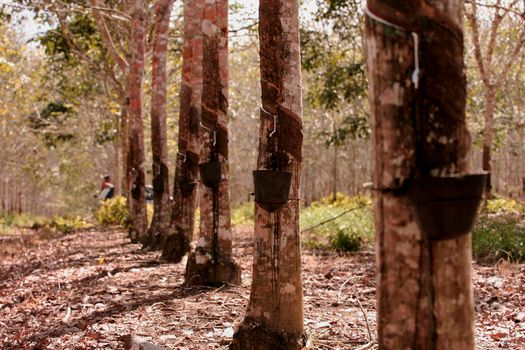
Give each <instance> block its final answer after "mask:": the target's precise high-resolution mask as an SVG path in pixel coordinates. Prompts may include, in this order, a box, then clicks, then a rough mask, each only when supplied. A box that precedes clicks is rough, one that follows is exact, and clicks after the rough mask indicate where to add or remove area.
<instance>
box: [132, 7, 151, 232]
mask: <svg viewBox="0 0 525 350" xmlns="http://www.w3.org/2000/svg"><path fill="white" fill-rule="evenodd" d="M144 45H145V14H144V3H143V1H142V0H133V2H132V3H131V36H130V52H131V59H130V69H129V79H128V83H129V153H128V170H127V173H128V179H129V185H130V196H129V197H130V203H129V207H130V219H131V228H130V238H131V240H132V241H134V242H137V241H143V240H144V238H145V237H146V233H147V229H148V220H147V212H146V193H145V186H146V172H145V162H146V160H145V151H144V130H143V124H142V79H143V76H144Z"/></svg>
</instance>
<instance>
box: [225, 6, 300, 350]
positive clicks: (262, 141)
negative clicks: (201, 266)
mask: <svg viewBox="0 0 525 350" xmlns="http://www.w3.org/2000/svg"><path fill="white" fill-rule="evenodd" d="M298 15H299V2H298V1H297V0H292V1H289V0H261V2H260V4H259V37H260V47H261V49H260V58H261V88H262V106H263V108H261V114H260V130H259V156H258V161H257V167H258V169H273V170H285V171H290V172H292V185H291V190H290V199H291V200H290V202H288V203H287V204H286V205H285V206H284V207H282V208H280V209H278V210H277V211H274V212H268V211H267V210H266V209H264V208H263V207H261V206H260V205H258V204H256V206H255V246H254V261H253V281H252V288H251V294H250V301H249V304H248V310H247V313H246V316H245V319H244V320H243V322H242V323H241V325H240V326H239V328H238V329H237V331H236V333H235V335H234V338H233V342H232V344H231V345H230V349H235V350H237V349H242V350H253V349H261V350H262V349H264V350H270V349H287V350H293V349H301V348H302V347H303V346H304V345H305V335H304V328H303V291H302V278H301V250H300V230H299V188H300V184H299V182H300V175H301V161H302V139H303V134H302V119H301V115H302V97H301V60H300V43H299V19H298V17H299V16H298ZM274 116H276V117H275V119H274ZM274 120H275V121H276V125H274ZM274 128H276V131H277V132H276V133H274V134H272V135H271V132H272V131H273V130H274Z"/></svg>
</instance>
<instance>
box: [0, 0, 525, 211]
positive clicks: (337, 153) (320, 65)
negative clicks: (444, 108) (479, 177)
mask: <svg viewBox="0 0 525 350" xmlns="http://www.w3.org/2000/svg"><path fill="white" fill-rule="evenodd" d="M99 5H100V6H99V8H98V10H99V11H98V13H99V14H100V15H101V16H102V17H101V18H102V19H104V20H105V21H104V22H103V24H105V27H106V28H107V33H110V34H111V37H110V39H111V41H112V43H113V45H110V46H109V48H108V49H106V46H105V45H104V42H103V39H102V34H101V31H100V30H99V29H98V26H97V23H96V21H95V17H94V14H93V11H92V10H91V7H92V5H91V4H90V3H89V2H72V3H68V4H67V5H66V4H64V3H54V2H46V3H43V2H39V1H36V2H35V1H33V2H28V1H25V2H20V3H17V2H13V3H11V5H5V4H4V5H2V9H3V13H4V14H5V15H4V16H3V17H2V18H3V19H2V22H3V25H2V33H5V35H3V36H2V37H3V40H4V41H3V43H4V44H3V45H4V48H5V49H4V50H6V49H8V50H12V51H13V52H17V55H19V56H20V57H23V58H24V60H26V61H28V62H29V61H30V62H31V64H23V63H22V62H20V64H18V62H19V60H18V59H17V58H16V57H15V56H16V55H12V54H8V53H7V52H6V51H3V52H4V54H3V55H2V57H3V58H4V59H5V60H6V61H5V62H4V63H3V64H2V67H4V68H5V67H6V64H9V63H10V64H12V66H13V67H12V70H9V71H7V72H6V71H5V70H4V69H3V70H2V72H3V73H2V74H3V75H2V79H3V81H6V82H9V84H4V86H3V89H4V93H3V94H2V96H3V98H2V103H3V105H4V106H5V107H6V108H5V111H7V112H4V113H3V115H4V116H5V118H3V119H2V122H3V123H6V122H7V121H8V120H9V121H12V123H10V126H12V127H13V128H12V129H11V131H12V133H11V134H10V136H11V137H8V135H4V136H5V137H3V138H2V140H3V141H2V142H4V144H5V145H10V147H4V149H5V150H6V151H5V152H4V153H3V154H2V157H3V158H5V162H3V164H9V167H6V169H5V171H4V172H3V174H4V176H3V181H4V184H3V186H4V187H1V186H0V187H1V188H2V191H6V195H5V196H2V198H3V199H4V200H3V202H2V203H0V208H1V209H2V210H4V211H19V210H20V209H21V210H22V211H24V212H32V213H34V214H44V213H45V214H49V215H55V214H62V215H64V214H82V215H84V214H86V208H92V207H93V206H94V205H95V204H96V201H95V200H94V199H93V194H94V193H95V191H96V190H97V186H98V181H99V176H100V175H101V174H104V173H109V174H110V175H113V176H112V177H113V178H114V179H115V182H116V185H117V190H118V191H120V189H121V188H122V181H123V176H122V174H123V171H124V164H125V161H124V159H123V158H122V157H123V151H122V149H124V148H125V147H126V144H125V142H126V139H125V138H123V137H122V135H121V134H123V133H126V130H124V129H125V126H126V123H125V120H127V119H126V115H127V114H126V113H125V112H126V110H125V109H122V108H121V105H122V103H123V102H122V98H121V97H119V94H118V93H117V92H118V91H120V90H119V89H115V88H114V86H115V85H116V81H117V79H121V80H122V82H121V85H123V86H126V83H125V82H124V80H123V73H122V72H121V71H120V69H121V68H120V67H121V66H125V65H124V64H122V62H121V63H120V64H119V63H117V62H119V61H121V60H119V59H117V58H113V57H114V55H112V54H111V53H110V52H111V51H109V50H111V48H112V47H115V50H116V52H117V53H119V56H121V57H122V58H127V57H128V56H129V54H128V41H129V38H128V34H129V10H128V9H127V8H126V7H125V6H124V4H123V3H111V4H109V3H108V4H105V3H101V4H99ZM110 5H111V6H110ZM474 5H476V6H477V7H476V9H475V10H474V9H473V6H474ZM149 6H150V7H151V4H150V5H149ZM173 6H174V7H173V11H172V12H171V17H170V23H169V31H168V51H167V73H168V74H167V98H166V100H167V105H166V107H167V135H168V137H167V148H168V152H167V153H168V162H169V165H170V166H169V169H168V170H169V176H168V178H169V179H173V178H174V171H175V164H176V157H177V149H178V141H177V134H178V128H179V126H178V117H177V116H178V113H179V98H178V95H179V90H180V87H181V84H180V78H181V75H180V74H179V71H180V69H182V49H183V40H182V34H183V23H182V14H183V13H182V3H181V2H175V3H174V5H173ZM465 6H466V7H465V8H466V15H468V16H467V17H466V20H465V30H466V37H465V39H466V40H465V60H466V67H465V69H466V72H467V76H468V92H469V94H468V100H467V121H468V123H469V130H470V132H471V138H472V143H473V148H472V152H471V155H470V157H469V162H470V164H471V165H472V166H475V167H478V166H480V165H481V163H482V153H483V140H484V135H486V132H485V126H490V127H491V128H492V130H493V133H492V141H491V143H492V147H491V148H490V149H491V150H492V152H493V153H494V154H493V156H492V158H491V164H492V173H493V176H492V188H493V191H494V193H496V194H500V195H504V196H511V197H514V198H523V196H524V190H523V174H524V172H525V170H524V169H523V167H524V165H523V164H525V162H524V161H523V154H524V152H523V149H524V145H523V140H524V137H523V129H524V126H523V125H524V121H523V107H522V106H521V104H520V101H521V100H522V99H523V89H524V88H523V86H524V84H523V76H524V72H523V66H524V65H523V50H522V48H521V44H520V43H522V42H523V40H521V41H520V38H522V37H520V35H522V32H521V31H520V30H521V29H522V28H521V26H520V23H521V22H520V21H522V20H523V19H522V15H521V13H522V12H520V11H521V10H520V6H522V4H521V3H520V2H511V3H509V4H501V3H500V4H499V5H498V2H497V1H486V2H476V4H471V3H470V2H466V4H465ZM35 9H38V11H36V12H33V11H34V10H35ZM14 11H15V14H13V12H14ZM16 11H19V12H20V14H19V15H17V14H16ZM54 11H58V12H60V13H62V14H64V15H66V17H65V20H64V21H63V22H62V23H63V24H64V25H65V26H66V28H67V29H68V33H69V35H70V36H71V38H72V41H73V42H74V43H75V44H76V47H77V50H80V49H82V50H83V51H84V52H85V55H84V56H80V55H77V54H76V53H77V51H76V50H72V49H70V48H69V47H68V46H67V45H66V43H65V41H64V39H63V36H62V29H61V25H60V23H59V21H58V19H57V16H56V14H55V13H54ZM301 11H302V12H301V13H302V15H301V18H302V22H301V44H302V46H301V50H302V68H303V81H304V84H303V97H304V103H305V104H304V129H303V132H304V135H305V138H304V139H305V142H304V162H303V173H302V181H301V189H302V191H301V192H302V193H303V195H302V199H303V200H304V202H303V203H305V204H306V205H308V204H309V203H311V202H312V201H313V200H316V199H319V198H321V197H324V196H326V195H327V194H328V193H332V192H335V191H341V192H344V193H349V194H356V193H359V192H362V191H363V189H362V187H361V186H362V184H363V183H365V182H368V181H370V179H371V174H372V172H371V164H370V162H369V161H368V160H369V159H370V157H371V155H370V154H369V149H370V128H369V116H370V112H369V107H368V100H367V91H366V84H367V77H366V74H365V64H364V49H363V44H362V40H361V39H360V38H361V37H362V31H363V30H362V28H363V27H362V9H361V5H360V2H357V1H350V0H349V1H325V0H319V1H314V0H311V1H306V2H305V3H304V4H303V6H302V8H301ZM473 11H475V13H474V12H473ZM471 13H472V14H473V15H474V18H476V19H477V20H476V24H477V26H476V33H477V34H476V35H477V36H478V40H477V42H478V45H477V47H478V48H479V52H480V55H481V56H480V57H481V62H485V63H484V65H483V66H484V67H485V66H487V67H490V74H492V76H493V78H491V79H496V78H497V79H499V81H500V82H499V84H498V89H496V91H497V92H496V98H495V107H494V118H493V124H491V125H489V124H488V123H485V112H484V111H485V110H486V108H485V106H486V101H487V99H486V97H485V96H484V92H483V91H484V88H483V86H484V84H485V82H487V80H486V79H485V82H484V81H483V80H482V79H481V73H480V70H479V68H478V67H479V64H478V62H479V60H478V59H476V51H477V50H475V47H476V46H475V45H474V43H475V42H476V40H475V36H474V31H473V28H474V26H473V25H471V18H472V16H471V15H470V14H471ZM7 14H13V15H11V16H8V15H7ZM230 14H231V15H232V18H233V19H234V20H233V21H230V32H231V35H230V44H231V45H230V49H229V51H230V53H233V54H232V55H231V57H230V87H229V90H230V104H229V112H228V113H229V123H230V130H229V134H230V147H229V148H230V150H229V158H230V160H231V165H230V185H231V187H232V189H233V190H232V191H231V202H232V203H233V204H234V205H236V204H239V203H242V202H245V201H247V200H248V199H249V195H248V194H249V193H250V192H252V190H253V189H252V179H251V174H250V171H251V170H253V169H254V167H255V164H256V158H257V157H256V151H255V150H256V148H257V138H256V137H254V136H253V135H256V134H257V118H258V113H259V112H258V104H259V103H258V102H257V96H259V95H260V87H259V84H258V82H257V79H256V77H257V75H258V74H259V58H258V53H257V47H258V42H257V40H256V31H255V29H256V24H257V19H256V18H255V15H254V13H253V11H252V8H250V7H245V6H244V7H243V5H240V4H237V3H235V2H233V3H231V4H230ZM22 15H25V16H29V17H31V18H32V17H33V16H34V15H36V16H37V17H36V18H34V19H33V20H32V23H39V24H40V25H41V27H40V33H38V34H31V36H28V35H27V34H24V33H23V32H22V28H23V26H24V25H25V26H27V25H28V24H27V22H18V21H19V19H20V17H21V16H22ZM147 15H148V16H151V18H148V26H149V27H148V30H147V33H146V34H147V35H146V36H147V39H146V58H147V59H146V60H145V69H146V73H148V74H146V75H145V77H144V96H143V103H144V115H143V117H144V133H145V139H146V140H150V139H151V132H152V123H151V117H150V114H151V113H150V112H151V107H150V105H151V97H152V94H151V89H152V80H151V77H152V76H151V75H150V74H149V73H150V72H151V70H152V66H151V65H152V61H151V59H150V58H151V52H152V49H153V46H152V45H153V35H152V34H153V31H152V30H151V28H152V25H153V10H151V11H149V12H148V13H147ZM239 18H243V19H246V21H245V22H240V21H239V20H238V19H239ZM31 26H34V24H32V25H31ZM493 27H494V30H492V28H493ZM34 30H35V29H33V30H32V31H34ZM491 37H493V39H492V40H489V39H490V38H491ZM504 39H505V40H504ZM507 39H508V40H507ZM27 40H30V41H29V43H25V42H26V41H27ZM491 43H492V44H491ZM489 44H490V45H489ZM489 46H491V47H492V48H491V49H490V48H489ZM78 53H80V52H78ZM489 55H490V57H489ZM83 57H84V58H89V60H90V61H91V63H89V62H90V61H86V60H85V59H84V58H83ZM511 58H512V59H511ZM489 60H490V62H491V63H489ZM504 65H505V66H506V67H507V68H504ZM485 74H486V72H485ZM496 76H497V77H496ZM22 80H23V81H24V84H20V83H19V84H18V85H16V87H15V88H13V87H12V86H11V84H13V83H14V82H15V81H18V82H20V81H22ZM494 82H495V81H494ZM15 96H18V97H20V98H19V99H18V100H16V97H15ZM28 97H30V98H28ZM11 106H16V107H17V108H12V107H11ZM37 112H38V113H37ZM32 113H33V117H34V116H39V117H40V118H44V119H45V120H44V121H43V122H39V123H35V122H34V121H35V120H38V119H35V118H33V119H32V120H33V122H32V123H31V122H30V119H29V118H28V116H29V115H31V114H32ZM121 115H122V118H121ZM4 125H5V124H4ZM15 127H16V128H18V129H15ZM2 130H4V134H7V131H6V130H7V128H5V127H4V128H3V129H2ZM16 130H18V131H16ZM21 130H31V131H32V133H21V132H20V131H21ZM20 135H22V136H20ZM14 136H17V140H16V141H15V140H13V137H14ZM15 145H17V146H16V147H15ZM232 145H235V147H232ZM145 146H146V148H145V151H146V163H147V164H151V162H152V156H153V153H152V151H151V147H150V145H149V142H146V145H145ZM11 148H16V150H13V151H11V150H10V149H11ZM19 160H23V161H19ZM241 160H243V161H241ZM44 164H45V165H44ZM145 171H146V182H147V183H149V184H150V183H152V177H153V169H152V167H151V166H146V168H145ZM22 179H23V180H22ZM17 181H20V182H23V184H19V185H17V184H15V183H16V182H17ZM8 183H9V185H8ZM172 185H173V182H172ZM18 187H20V188H22V191H18V190H17V188H18ZM4 188H5V190H4ZM306 188H308V189H309V190H308V191H305V189H306ZM18 198H21V199H20V200H19V199H18ZM18 202H21V205H18ZM72 203H78V204H79V205H78V206H77V205H71V204H72ZM44 204H46V205H45V206H44Z"/></svg>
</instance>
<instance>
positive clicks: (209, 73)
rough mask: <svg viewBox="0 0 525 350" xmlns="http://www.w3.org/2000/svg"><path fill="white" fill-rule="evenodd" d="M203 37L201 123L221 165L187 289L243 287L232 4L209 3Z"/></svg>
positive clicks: (203, 201)
mask: <svg viewBox="0 0 525 350" xmlns="http://www.w3.org/2000/svg"><path fill="white" fill-rule="evenodd" d="M202 32H203V44H204V46H203V91H202V105H201V121H202V124H203V125H204V127H205V128H207V131H205V133H206V135H205V137H204V142H203V147H202V149H201V154H200V160H201V161H202V162H208V161H211V160H213V161H220V162H221V173H222V176H221V181H220V183H219V185H218V186H217V187H213V188H210V187H206V186H202V191H201V193H200V201H199V203H200V220H201V221H200V232H199V240H198V242H197V247H196V249H195V252H194V253H193V254H191V255H190V257H189V259H188V264H187V266H186V275H185V279H186V283H187V284H205V285H217V284H223V283H232V284H240V282H241V270H240V266H239V265H237V264H236V263H235V262H234V261H233V258H232V231H231V219H230V198H229V195H230V188H229V179H228V175H229V164H228V1H227V0H215V1H206V3H205V6H204V21H203V23H202Z"/></svg>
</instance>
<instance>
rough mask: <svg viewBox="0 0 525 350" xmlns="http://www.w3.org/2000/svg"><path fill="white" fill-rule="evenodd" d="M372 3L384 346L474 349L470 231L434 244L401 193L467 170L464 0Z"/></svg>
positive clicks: (369, 24) (369, 35) (369, 23)
mask: <svg viewBox="0 0 525 350" xmlns="http://www.w3.org/2000/svg"><path fill="white" fill-rule="evenodd" d="M367 6H368V7H367V8H368V10H367V12H368V15H367V16H366V48H367V55H368V57H367V60H368V73H369V84H370V85H369V96H370V103H371V109H372V131H373V141H372V143H373V154H374V157H373V160H374V174H373V182H374V188H375V191H374V206H375V209H374V210H375V226H376V257H377V258H376V259H377V276H378V277H377V291H378V292H377V300H378V305H377V324H378V344H379V349H395V350H398V349H455V350H456V349H457V350H467V349H468V350H472V349H474V327H473V326H474V309H473V296H472V286H471V237H470V234H469V235H465V236H462V237H460V238H458V239H451V240H445V241H429V239H428V238H427V235H426V234H425V232H423V231H422V230H421V229H419V228H418V226H417V225H416V222H415V218H414V216H413V215H412V213H411V210H410V209H409V200H408V198H407V196H406V195H404V194H402V193H403V191H402V190H401V189H402V188H403V186H404V185H405V184H406V183H407V181H408V180H410V179H411V178H413V177H415V176H440V175H447V174H464V173H465V172H466V171H467V161H466V155H467V151H468V148H469V144H470V137H469V134H468V131H467V127H466V123H465V104H466V79H465V75H464V63H463V23H462V20H463V11H462V10H463V3H462V2H460V1H452V0H438V1H434V2H427V1H422V0H418V1H410V2H393V1H385V0H368V5H367ZM418 68H419V70H418Z"/></svg>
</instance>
